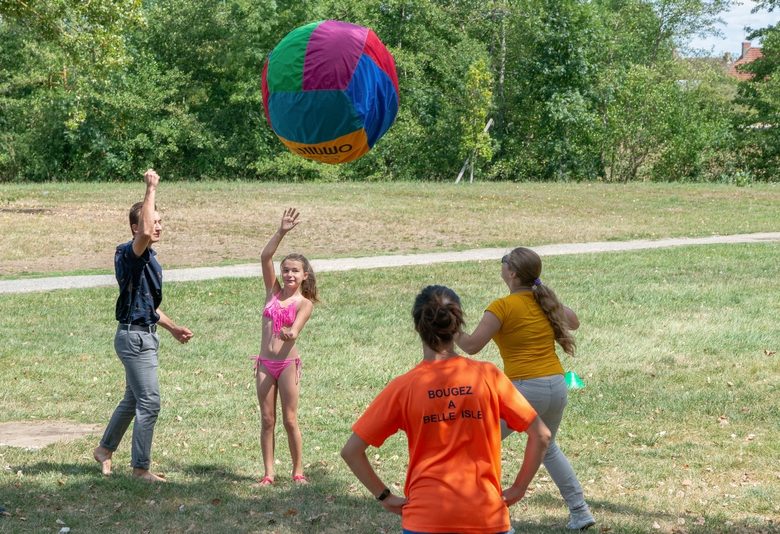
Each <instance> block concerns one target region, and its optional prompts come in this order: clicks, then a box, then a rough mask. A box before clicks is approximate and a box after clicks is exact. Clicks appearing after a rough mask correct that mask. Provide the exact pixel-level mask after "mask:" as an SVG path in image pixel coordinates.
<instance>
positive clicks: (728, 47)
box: [688, 0, 780, 58]
mask: <svg viewBox="0 0 780 534" xmlns="http://www.w3.org/2000/svg"><path fill="white" fill-rule="evenodd" d="M754 7H755V2H752V1H750V0H746V1H744V2H742V3H741V4H739V5H734V6H733V7H732V8H731V9H730V10H729V11H728V12H725V13H722V14H721V17H720V18H721V19H723V21H724V23H725V24H723V25H720V26H719V29H720V31H721V32H722V33H723V36H722V37H706V38H703V39H702V38H699V37H697V38H694V39H692V40H691V42H690V43H688V46H689V47H691V48H701V49H704V50H706V51H709V52H711V53H712V55H715V56H721V55H723V54H724V53H726V52H730V53H731V55H732V56H733V57H734V58H738V57H739V56H740V54H741V52H742V41H744V40H746V39H747V34H748V31H747V30H746V29H745V28H746V27H750V28H752V29H758V28H764V27H766V26H769V25H770V24H777V23H778V22H780V10H778V9H775V10H774V11H773V12H772V13H769V12H767V11H761V12H758V13H751V12H750V11H751V10H752V9H753V8H754ZM759 45H760V43H759V42H758V41H754V42H753V46H759Z"/></svg>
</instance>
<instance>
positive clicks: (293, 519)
mask: <svg viewBox="0 0 780 534" xmlns="http://www.w3.org/2000/svg"><path fill="white" fill-rule="evenodd" d="M167 463H168V462H167ZM168 466H169V468H170V469H169V473H171V475H170V479H169V482H167V483H165V484H149V483H146V482H143V481H140V480H136V479H134V478H132V477H130V476H129V471H125V472H124V473H115V474H114V475H112V476H110V477H102V476H100V475H99V473H98V468H97V465H92V464H84V463H54V462H38V463H34V464H30V465H26V466H24V467H22V468H21V470H22V474H21V475H17V476H16V477H15V478H14V477H13V476H9V475H8V471H6V475H5V476H4V477H2V478H0V505H1V506H4V507H5V508H6V509H7V510H8V512H10V514H11V515H10V516H8V517H0V532H40V531H44V530H52V529H55V530H59V528H60V527H61V526H68V527H70V528H71V529H72V531H74V532H76V531H77V532H120V533H121V532H128V533H129V532H173V533H176V532H217V533H220V532H226V533H231V534H234V533H242V532H266V533H279V534H293V533H294V534H298V533H304V532H305V533H309V532H317V533H336V532H357V533H367V534H368V533H388V532H400V518H398V517H397V516H393V515H391V514H388V513H387V512H385V511H384V510H383V509H382V508H381V507H380V506H378V505H377V503H376V502H374V501H373V499H371V498H370V496H368V495H367V494H366V493H365V491H362V488H359V484H357V482H356V481H355V483H354V485H355V487H358V490H357V491H356V492H354V494H353V493H350V487H349V486H348V485H347V484H345V483H344V482H343V481H342V480H339V479H337V478H336V477H334V476H332V474H331V473H330V472H329V471H328V468H327V467H322V466H316V465H315V466H312V467H311V468H310V469H309V471H308V473H307V476H308V477H309V480H310V484H308V485H303V486H301V485H296V484H294V483H293V482H292V480H289V478H288V477H277V483H276V484H274V485H273V486H271V487H263V486H260V485H259V484H258V483H257V480H256V479H255V478H254V477H250V476H246V475H243V474H241V473H238V472H236V471H234V470H232V469H231V468H229V467H226V466H224V465H219V464H189V465H176V464H175V463H168ZM12 471H13V468H12ZM352 484H353V482H352V480H351V479H350V481H349V485H350V486H351V485H352ZM531 499H533V504H534V506H538V507H541V508H544V509H548V510H549V513H548V514H546V515H545V516H544V517H543V518H542V519H541V520H540V519H538V518H535V519H534V520H533V521H527V520H524V519H523V517H522V514H521V513H518V511H517V510H516V509H513V513H512V517H513V526H514V528H515V530H516V532H517V533H518V534H520V533H559V532H566V530H565V529H564V526H565V523H566V521H567V513H566V509H565V505H564V504H563V502H562V500H561V498H560V496H558V495H557V494H553V493H540V494H536V495H534V496H533V497H531ZM590 505H591V507H592V509H593V512H594V515H595V517H596V520H597V522H598V523H597V525H596V528H594V529H592V530H591V532H593V533H594V534H595V533H599V532H612V533H618V532H619V533H626V534H633V533H645V532H678V533H683V532H684V533H687V534H705V533H713V532H715V533H727V532H728V533H756V534H772V533H778V532H780V525H778V524H776V523H767V522H764V523H759V522H755V521H753V522H751V521H749V520H744V521H732V522H730V523H727V521H728V518H726V517H724V515H723V513H722V512H715V513H712V514H705V515H704V516H703V524H696V521H697V520H699V521H702V519H699V518H697V517H696V516H695V514H694V515H691V516H688V517H686V518H685V519H686V522H685V524H684V525H681V524H679V523H678V521H679V519H680V518H679V517H677V516H674V515H671V514H669V513H665V512H658V511H654V510H648V509H644V508H641V507H635V506H627V505H625V504H619V503H616V502H612V501H608V500H601V501H591V502H590ZM654 523H658V524H659V526H660V528H654V527H653V525H654Z"/></svg>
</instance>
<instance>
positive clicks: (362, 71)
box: [346, 54, 398, 147]
mask: <svg viewBox="0 0 780 534" xmlns="http://www.w3.org/2000/svg"><path fill="white" fill-rule="evenodd" d="M346 92H347V95H348V97H349V98H350V99H351V100H352V104H353V105H354V107H355V110H356V111H357V113H358V115H360V117H361V119H362V123H363V124H364V128H365V129H366V136H367V137H368V146H369V147H373V146H374V143H376V141H377V140H378V139H379V138H380V137H382V135H383V134H384V133H385V132H386V131H387V129H388V128H390V126H391V125H392V124H393V121H394V120H395V116H396V114H397V113H398V95H397V94H396V92H395V85H394V84H393V80H391V79H390V77H389V76H388V75H387V73H385V71H383V70H382V69H381V68H379V66H378V65H377V64H376V63H374V60H373V59H371V58H370V57H369V56H368V55H366V54H363V55H362V56H361V58H360V61H358V64H357V68H356V69H355V72H354V74H353V75H352V81H350V83H349V87H347V91H346Z"/></svg>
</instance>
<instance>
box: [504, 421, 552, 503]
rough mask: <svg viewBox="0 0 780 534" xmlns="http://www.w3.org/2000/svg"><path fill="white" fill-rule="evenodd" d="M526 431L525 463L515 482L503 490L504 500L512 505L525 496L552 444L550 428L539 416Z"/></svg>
mask: <svg viewBox="0 0 780 534" xmlns="http://www.w3.org/2000/svg"><path fill="white" fill-rule="evenodd" d="M525 433H526V434H527V435H528V441H527V443H526V445H525V453H524V455H523V464H522V465H521V466H520V471H519V472H518V473H517V477H515V482H514V483H513V484H512V485H511V486H510V487H508V488H507V489H505V490H504V492H503V496H504V502H505V503H506V505H507V506H512V505H513V504H515V503H516V502H518V501H520V499H522V498H523V496H524V495H525V492H526V490H527V489H528V485H529V484H530V483H531V481H532V480H533V479H534V476H535V475H536V471H538V470H539V466H540V465H541V464H542V459H543V458H544V453H545V452H546V451H547V446H548V445H549V444H550V439H551V435H550V429H549V428H547V426H546V425H545V424H544V422H542V420H541V418H539V416H537V417H536V419H534V421H533V423H531V426H529V427H528V428H526V430H525Z"/></svg>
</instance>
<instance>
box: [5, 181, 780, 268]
mask: <svg viewBox="0 0 780 534" xmlns="http://www.w3.org/2000/svg"><path fill="white" fill-rule="evenodd" d="M143 193H144V186H143V182H142V179H141V176H140V175H139V177H138V183H135V184H94V183H90V184H78V183H76V184H74V183H65V184H63V183H53V184H52V183H47V184H21V185H19V184H0V227H1V228H2V241H1V242H2V246H0V276H2V277H5V278H15V277H19V276H30V275H40V274H50V273H86V272H88V273H94V272H111V271H112V269H113V265H112V263H111V262H112V260H113V256H112V251H113V250H114V246H115V245H116V244H117V243H118V242H120V241H122V240H125V239H129V238H130V233H129V229H128V224H127V210H128V209H129V207H130V205H132V204H133V202H136V201H138V200H141V199H142V197H143ZM157 204H158V207H159V208H160V211H161V214H162V217H163V222H164V226H165V230H164V235H163V239H162V241H161V242H160V244H159V246H158V247H157V248H158V251H159V252H160V259H161V261H162V262H163V265H164V266H165V267H168V268H170V267H182V266H198V267H200V266H204V265H219V264H226V263H246V262H256V261H258V256H259V252H260V249H261V248H262V246H263V245H264V244H265V240H266V239H267V238H268V236H269V235H270V234H271V233H273V231H274V230H275V229H276V226H277V225H278V224H279V218H280V217H281V212H282V209H283V208H284V207H287V206H296V207H298V208H299V209H300V210H301V212H302V214H303V215H302V220H303V221H304V223H305V224H302V225H301V226H299V227H298V228H297V229H296V230H295V234H294V238H292V236H291V239H289V240H285V242H283V243H282V247H281V249H280V251H279V252H280V254H281V253H283V252H285V251H288V250H290V249H291V248H292V249H294V250H301V251H304V252H305V253H306V254H307V255H308V256H309V257H311V258H333V257H348V256H375V255H378V254H400V253H413V252H441V251H449V250H463V249H469V248H480V247H507V248H508V247H514V246H517V245H519V244H524V245H528V246H535V245H542V244H549V243H575V242H585V241H607V240H614V241H624V240H628V239H640V238H641V239H657V238H663V237H683V236H686V237H688V236H690V237H693V236H708V235H714V234H721V235H724V234H740V233H750V232H766V231H777V229H778V225H777V206H778V205H780V186H778V184H767V185H756V186H752V187H749V188H745V187H743V188H740V187H735V186H727V185H712V184H647V183H637V184H623V185H621V184H601V183H582V184H577V183H570V184H557V183H556V184H545V183H490V182H478V183H474V184H458V185H455V184H452V183H449V184H437V183H409V182H402V183H374V184H351V183H346V184H344V183H335V184H333V183H330V184H279V183H270V184H269V183H260V182H206V183H166V182H165V176H164V175H163V181H162V183H161V185H160V189H159V192H158V195H157ZM288 247H289V248H288Z"/></svg>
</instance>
